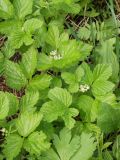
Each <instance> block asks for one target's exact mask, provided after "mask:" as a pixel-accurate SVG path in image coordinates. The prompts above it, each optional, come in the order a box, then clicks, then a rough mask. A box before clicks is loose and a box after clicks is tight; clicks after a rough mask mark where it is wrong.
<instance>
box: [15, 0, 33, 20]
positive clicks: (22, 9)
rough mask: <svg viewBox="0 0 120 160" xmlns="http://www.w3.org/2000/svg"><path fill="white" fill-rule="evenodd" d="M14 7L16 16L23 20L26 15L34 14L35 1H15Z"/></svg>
mask: <svg viewBox="0 0 120 160" xmlns="http://www.w3.org/2000/svg"><path fill="white" fill-rule="evenodd" d="M13 5H14V8H15V14H16V16H18V17H19V19H23V18H24V17H25V16H26V15H28V14H30V13H32V6H33V0H26V1H24V0H14V1H13Z"/></svg>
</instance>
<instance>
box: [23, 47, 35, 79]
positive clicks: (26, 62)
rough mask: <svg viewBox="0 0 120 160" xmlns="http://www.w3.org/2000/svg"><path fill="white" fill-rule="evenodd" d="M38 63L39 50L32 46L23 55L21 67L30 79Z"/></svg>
mask: <svg viewBox="0 0 120 160" xmlns="http://www.w3.org/2000/svg"><path fill="white" fill-rule="evenodd" d="M36 65H37V50H36V49H35V48H33V47H30V48H29V49H28V51H27V52H25V53H24V54H23V56H22V61H21V63H20V67H21V69H22V71H23V73H24V74H25V76H26V78H27V79H30V78H31V77H32V75H33V74H34V72H35V69H36Z"/></svg>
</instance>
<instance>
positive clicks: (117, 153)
mask: <svg viewBox="0 0 120 160" xmlns="http://www.w3.org/2000/svg"><path fill="white" fill-rule="evenodd" d="M113 155H114V157H115V158H116V159H118V160H119V157H120V135H118V136H117V137H116V140H115V142H114V144H113Z"/></svg>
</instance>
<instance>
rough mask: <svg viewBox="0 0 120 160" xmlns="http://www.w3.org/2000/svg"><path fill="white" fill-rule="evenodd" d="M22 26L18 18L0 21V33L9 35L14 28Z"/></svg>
mask: <svg viewBox="0 0 120 160" xmlns="http://www.w3.org/2000/svg"><path fill="white" fill-rule="evenodd" d="M21 27H22V23H21V21H18V20H15V19H14V20H7V21H2V22H0V33H2V34H6V35H11V34H12V33H11V30H12V32H13V31H14V30H17V29H18V28H21Z"/></svg>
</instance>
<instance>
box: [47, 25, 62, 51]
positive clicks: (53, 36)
mask: <svg viewBox="0 0 120 160" xmlns="http://www.w3.org/2000/svg"><path fill="white" fill-rule="evenodd" d="M46 42H47V43H48V44H50V45H51V46H53V47H54V48H55V49H57V48H58V46H59V29H58V27H57V26H54V25H51V26H50V27H49V29H48V33H47V37H46Z"/></svg>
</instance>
